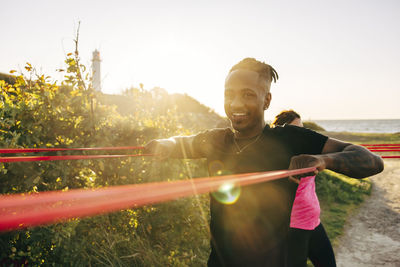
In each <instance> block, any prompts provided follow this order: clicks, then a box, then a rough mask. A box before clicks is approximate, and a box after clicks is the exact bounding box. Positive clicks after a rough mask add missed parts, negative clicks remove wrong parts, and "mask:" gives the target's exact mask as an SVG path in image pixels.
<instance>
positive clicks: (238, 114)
mask: <svg viewBox="0 0 400 267" xmlns="http://www.w3.org/2000/svg"><path fill="white" fill-rule="evenodd" d="M245 115H246V113H233V116H245Z"/></svg>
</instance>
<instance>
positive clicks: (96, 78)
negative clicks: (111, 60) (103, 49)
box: [92, 49, 101, 92]
mask: <svg viewBox="0 0 400 267" xmlns="http://www.w3.org/2000/svg"><path fill="white" fill-rule="evenodd" d="M100 62H101V60H100V52H99V51H97V49H96V50H94V51H93V59H92V70H93V78H92V85H93V88H94V90H95V91H97V92H101V72H100Z"/></svg>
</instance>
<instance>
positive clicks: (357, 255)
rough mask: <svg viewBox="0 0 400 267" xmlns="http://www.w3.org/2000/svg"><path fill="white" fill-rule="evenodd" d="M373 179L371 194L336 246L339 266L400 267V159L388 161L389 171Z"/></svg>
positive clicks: (386, 168)
mask: <svg viewBox="0 0 400 267" xmlns="http://www.w3.org/2000/svg"><path fill="white" fill-rule="evenodd" d="M371 180H372V181H373V189H372V194H371V197H370V198H368V199H367V200H366V201H365V203H363V204H362V206H361V207H360V209H359V211H358V212H357V214H355V215H354V216H353V217H352V218H351V219H350V221H349V222H348V223H347V225H346V227H345V234H344V235H343V237H342V238H341V239H340V244H339V247H338V248H337V249H336V260H337V264H338V266H339V267H348V266H351V267H357V266H363V267H364V266H365V267H375V266H393V267H400V159H387V160H385V170H384V171H383V172H382V173H380V174H378V175H376V176H374V177H372V178H371Z"/></svg>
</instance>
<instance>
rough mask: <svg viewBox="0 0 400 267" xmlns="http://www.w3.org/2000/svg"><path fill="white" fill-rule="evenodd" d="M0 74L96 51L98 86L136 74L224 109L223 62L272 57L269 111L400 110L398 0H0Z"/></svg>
mask: <svg viewBox="0 0 400 267" xmlns="http://www.w3.org/2000/svg"><path fill="white" fill-rule="evenodd" d="M0 14H1V16H0V25H1V37H0V38H1V42H0V72H6V73H7V72H8V71H9V70H11V69H17V70H19V69H23V67H24V65H25V62H30V63H31V64H32V65H34V66H35V67H36V68H37V69H39V70H41V71H42V72H43V73H46V74H50V75H51V76H52V77H54V79H57V80H60V79H61V78H62V77H61V76H60V74H58V73H56V72H55V70H56V69H58V68H62V67H64V63H63V61H64V58H65V55H66V54H67V53H68V52H72V51H73V49H74V43H73V39H74V34H75V31H76V29H77V26H78V21H81V28H80V44H79V49H80V53H81V58H82V63H84V64H86V65H88V66H90V65H91V61H90V60H91V56H92V51H93V50H94V49H98V50H99V51H100V53H101V58H102V70H101V71H102V87H103V92H104V93H110V94H117V93H120V92H121V91H122V90H124V89H126V88H128V87H130V86H135V87H138V86H139V83H143V84H144V88H145V89H152V88H153V87H155V86H158V87H162V88H164V89H166V90H167V91H168V92H169V93H187V94H188V95H190V96H193V97H194V98H196V99H197V100H199V101H200V102H201V103H203V104H205V105H207V106H210V107H211V108H213V109H214V110H215V111H217V112H218V113H220V114H221V115H224V111H223V89H224V80H225V77H226V75H227V73H228V71H229V69H230V67H231V66H232V65H234V64H235V63H237V62H238V61H240V60H241V59H243V58H245V57H255V58H256V59H259V60H261V61H265V62H267V63H269V64H270V65H272V66H273V67H274V68H275V69H276V70H277V71H278V73H279V76H280V79H279V80H278V82H277V83H276V84H273V85H272V88H271V92H272V103H271V106H270V109H269V110H267V112H266V119H267V120H271V119H272V118H273V117H274V116H275V115H276V114H277V113H278V112H280V111H281V110H282V109H289V108H292V109H295V110H296V111H298V112H299V113H300V114H301V115H302V117H303V118H304V119H314V120H315V119H390V118H400V80H399V78H400V16H399V14H400V1H398V0H382V1H378V0H375V1H373V0H345V1H343V0H339V1H338V0H335V1H318V0H310V1H307V0H306V1H266V0H264V1H251V0H247V1H235V0H231V1H208V0H203V1H189V0H186V1H175V0H168V1H162V0H156V1H152V0H148V1H136V0H134V1H128V0H126V1H121V0H119V1H118V0H116V1H101V0H98V1H76V0H70V1H50V0H49V1H40V0H39V1H2V4H1V11H0Z"/></svg>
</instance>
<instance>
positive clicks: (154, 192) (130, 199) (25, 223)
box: [0, 167, 316, 231]
mask: <svg viewBox="0 0 400 267" xmlns="http://www.w3.org/2000/svg"><path fill="white" fill-rule="evenodd" d="M315 170H316V168H315V167H310V168H304V169H297V170H280V171H270V172H260V173H247V174H237V175H227V176H218V177H206V178H196V179H193V180H184V181H173V182H158V183H147V184H136V185H124V186H114V187H107V188H100V189H87V190H84V189H74V190H69V191H65V192H61V191H50V192H42V193H34V194H29V195H27V194H17V195H2V196H0V231H10V230H15V229H21V228H26V227H31V226H37V225H42V224H50V223H56V222H61V221H63V220H67V219H71V218H79V217H85V216H93V215H97V214H103V213H107V212H112V211H117V210H121V209H128V208H137V207H140V206H144V205H149V204H155V203H161V202H165V201H169V200H174V199H178V198H181V197H187V196H191V195H195V194H203V193H208V192H212V191H217V190H219V189H220V188H221V186H223V185H227V184H229V185H234V186H245V185H251V184H255V183H261V182H268V181H273V180H276V179H280V178H284V177H288V176H292V175H298V174H304V173H310V172H314V171H315Z"/></svg>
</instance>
